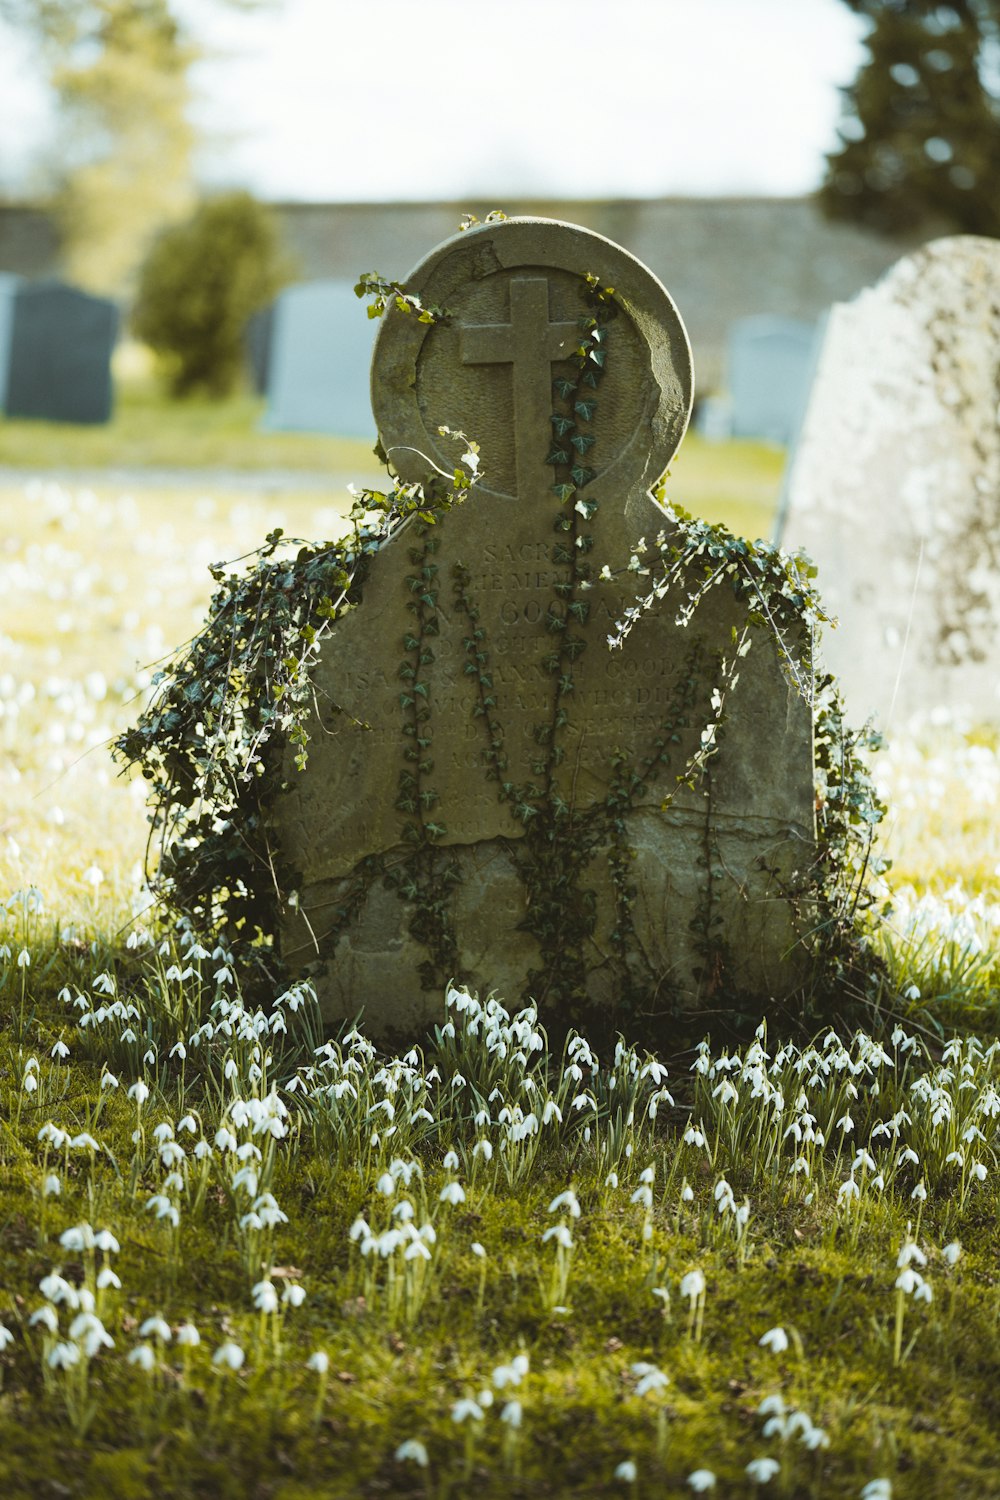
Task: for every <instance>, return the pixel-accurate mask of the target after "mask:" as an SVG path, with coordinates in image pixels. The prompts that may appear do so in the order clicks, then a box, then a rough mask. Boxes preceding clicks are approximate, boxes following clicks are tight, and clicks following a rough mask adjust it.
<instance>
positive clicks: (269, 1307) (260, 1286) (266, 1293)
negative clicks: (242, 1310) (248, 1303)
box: [251, 1281, 278, 1313]
mask: <svg viewBox="0 0 1000 1500" xmlns="http://www.w3.org/2000/svg"><path fill="white" fill-rule="evenodd" d="M251 1295H252V1296H253V1305H254V1307H255V1308H256V1309H257V1311H258V1312H262V1313H273V1312H277V1311H278V1294H277V1292H276V1291H275V1289H274V1283H273V1282H271V1281H258V1282H257V1285H256V1286H255V1287H254V1289H253V1292H252V1294H251Z"/></svg>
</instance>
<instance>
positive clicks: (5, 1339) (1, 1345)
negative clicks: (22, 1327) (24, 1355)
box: [0, 1323, 14, 1353]
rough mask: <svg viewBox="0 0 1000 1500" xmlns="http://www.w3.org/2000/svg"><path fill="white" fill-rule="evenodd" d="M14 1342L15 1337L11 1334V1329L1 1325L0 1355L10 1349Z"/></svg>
mask: <svg viewBox="0 0 1000 1500" xmlns="http://www.w3.org/2000/svg"><path fill="white" fill-rule="evenodd" d="M13 1342H14V1335H13V1334H12V1333H11V1331H10V1329H9V1328H8V1327H7V1326H6V1325H5V1324H3V1323H0V1353H2V1352H3V1351H4V1349H9V1348H10V1346H11V1344H12V1343H13Z"/></svg>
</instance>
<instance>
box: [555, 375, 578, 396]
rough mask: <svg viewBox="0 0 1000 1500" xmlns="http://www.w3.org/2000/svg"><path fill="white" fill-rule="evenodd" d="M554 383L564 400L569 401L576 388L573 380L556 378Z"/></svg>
mask: <svg viewBox="0 0 1000 1500" xmlns="http://www.w3.org/2000/svg"><path fill="white" fill-rule="evenodd" d="M552 384H553V387H554V389H555V390H556V391H557V392H558V394H559V395H560V396H561V397H562V398H563V400H564V401H568V400H569V398H570V396H572V394H573V392H574V391H575V390H576V386H575V385H574V383H573V381H572V380H566V379H565V378H561V379H559V380H554V381H553V382H552Z"/></svg>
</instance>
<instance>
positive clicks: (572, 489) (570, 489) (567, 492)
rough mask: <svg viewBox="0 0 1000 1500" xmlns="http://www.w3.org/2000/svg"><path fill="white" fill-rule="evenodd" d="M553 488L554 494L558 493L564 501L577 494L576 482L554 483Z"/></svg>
mask: <svg viewBox="0 0 1000 1500" xmlns="http://www.w3.org/2000/svg"><path fill="white" fill-rule="evenodd" d="M551 488H552V493H553V495H558V496H559V499H560V500H562V501H566V500H569V499H571V498H572V497H573V495H575V494H576V485H575V484H554V485H552V487H551Z"/></svg>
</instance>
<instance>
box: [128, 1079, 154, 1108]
mask: <svg viewBox="0 0 1000 1500" xmlns="http://www.w3.org/2000/svg"><path fill="white" fill-rule="evenodd" d="M128 1097H129V1098H130V1099H134V1100H135V1102H136V1104H138V1105H139V1106H140V1107H141V1106H142V1105H143V1104H145V1102H146V1100H147V1099H148V1098H149V1085H148V1084H147V1083H144V1082H143V1080H142V1079H141V1078H137V1079H136V1081H135V1083H133V1084H132V1085H131V1087H130V1088H129V1091H128Z"/></svg>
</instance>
